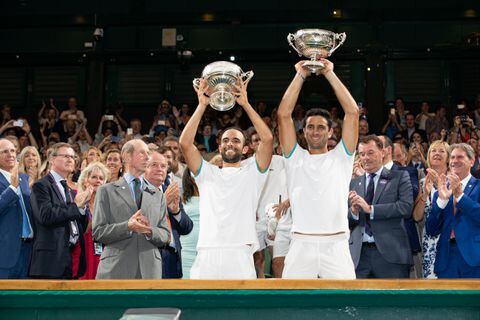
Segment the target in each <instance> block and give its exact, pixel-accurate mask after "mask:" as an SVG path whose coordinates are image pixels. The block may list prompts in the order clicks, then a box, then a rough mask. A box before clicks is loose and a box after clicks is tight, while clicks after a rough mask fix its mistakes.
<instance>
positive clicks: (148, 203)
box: [92, 139, 170, 279]
mask: <svg viewBox="0 0 480 320" xmlns="http://www.w3.org/2000/svg"><path fill="white" fill-rule="evenodd" d="M148 153H149V150H148V147H147V145H146V144H145V143H144V142H143V141H142V140H138V139H133V140H130V141H128V142H127V143H125V145H124V146H123V148H122V160H123V162H124V163H125V174H124V176H123V177H122V178H121V179H119V180H118V181H116V182H113V183H107V184H106V185H104V186H101V187H100V188H98V189H97V195H96V197H95V204H94V205H95V210H94V214H93V221H92V230H93V238H94V240H95V241H98V242H100V243H102V244H104V245H105V247H104V250H103V253H102V258H101V259H100V264H99V266H98V270H97V276H96V278H97V279H160V278H161V277H162V258H161V256H160V252H159V250H158V248H159V247H162V246H164V245H165V244H166V243H168V242H169V241H170V232H169V228H168V225H167V219H166V213H167V206H166V202H165V198H164V197H163V195H162V193H161V192H160V191H158V190H155V189H154V188H151V187H149V185H147V183H146V182H145V181H144V179H143V173H144V172H145V170H146V168H147V163H148Z"/></svg>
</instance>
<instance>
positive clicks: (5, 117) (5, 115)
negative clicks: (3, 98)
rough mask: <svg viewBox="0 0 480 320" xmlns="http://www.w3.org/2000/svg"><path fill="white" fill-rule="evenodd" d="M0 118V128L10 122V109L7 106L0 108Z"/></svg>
mask: <svg viewBox="0 0 480 320" xmlns="http://www.w3.org/2000/svg"><path fill="white" fill-rule="evenodd" d="M0 116H1V117H2V121H1V122H0V126H3V125H5V124H6V123H7V122H9V121H10V120H12V107H11V106H10V105H9V104H4V105H3V106H2V109H1V110H0Z"/></svg>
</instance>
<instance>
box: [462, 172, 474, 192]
mask: <svg viewBox="0 0 480 320" xmlns="http://www.w3.org/2000/svg"><path fill="white" fill-rule="evenodd" d="M471 178H472V175H471V174H470V173H469V174H468V176H466V177H465V178H464V179H463V180H462V181H460V182H461V183H462V190H465V187H466V186H467V183H468V181H470V179H471Z"/></svg>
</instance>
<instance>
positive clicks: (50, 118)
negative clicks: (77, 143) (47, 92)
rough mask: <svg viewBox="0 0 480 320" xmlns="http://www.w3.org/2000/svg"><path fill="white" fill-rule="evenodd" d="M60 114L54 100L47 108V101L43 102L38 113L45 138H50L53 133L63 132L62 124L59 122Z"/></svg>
mask: <svg viewBox="0 0 480 320" xmlns="http://www.w3.org/2000/svg"><path fill="white" fill-rule="evenodd" d="M59 117H60V112H59V111H58V109H57V107H55V104H54V102H53V99H50V105H49V106H48V107H47V104H46V103H45V101H42V108H41V109H40V111H39V112H38V124H39V126H40V131H41V132H43V134H44V135H45V136H48V135H49V134H50V133H51V132H58V133H60V132H61V131H62V124H61V122H60V121H59Z"/></svg>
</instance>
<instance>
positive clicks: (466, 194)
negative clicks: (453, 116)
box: [426, 143, 480, 278]
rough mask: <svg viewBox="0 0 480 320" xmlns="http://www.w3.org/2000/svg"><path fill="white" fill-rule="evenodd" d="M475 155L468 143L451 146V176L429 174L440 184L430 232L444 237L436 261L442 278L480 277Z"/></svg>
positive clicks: (479, 199) (479, 210)
mask: <svg viewBox="0 0 480 320" xmlns="http://www.w3.org/2000/svg"><path fill="white" fill-rule="evenodd" d="M474 161H475V152H474V151H473V149H472V147H471V146H469V145H468V144H466V143H459V144H454V145H452V146H451V147H450V171H451V172H450V173H449V174H448V175H447V176H445V175H440V176H437V175H436V174H435V172H432V171H433V170H429V171H428V172H429V173H428V175H430V176H431V177H433V178H434V180H436V181H437V186H438V188H437V190H438V191H437V192H436V193H435V195H434V197H433V201H432V210H431V212H430V214H429V216H428V218H427V222H426V230H427V234H429V235H431V236H437V235H440V239H439V240H438V243H437V255H436V258H435V269H434V270H435V273H436V274H437V276H438V277H439V278H480V180H478V179H476V178H474V177H472V175H471V174H470V169H471V168H472V166H473V162H474Z"/></svg>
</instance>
